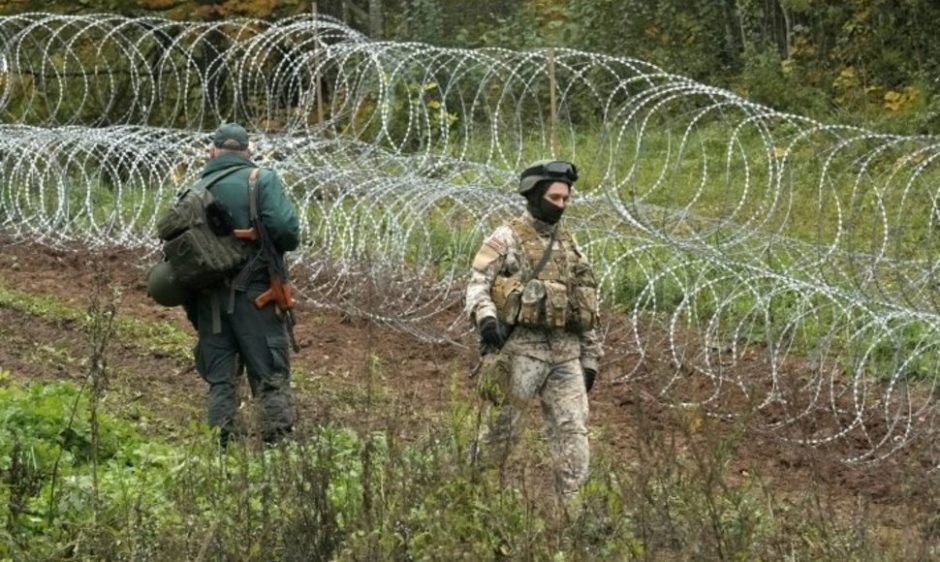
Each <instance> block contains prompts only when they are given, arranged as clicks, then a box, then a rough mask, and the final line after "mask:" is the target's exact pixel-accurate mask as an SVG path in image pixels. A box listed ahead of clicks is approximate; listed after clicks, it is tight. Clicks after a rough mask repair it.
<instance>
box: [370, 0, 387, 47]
mask: <svg viewBox="0 0 940 562" xmlns="http://www.w3.org/2000/svg"><path fill="white" fill-rule="evenodd" d="M383 23H384V22H383V19H382V0H369V35H371V36H372V38H373V39H381V38H382V31H383V30H382V28H383V27H384V25H383Z"/></svg>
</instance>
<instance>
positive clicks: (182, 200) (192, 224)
mask: <svg viewBox="0 0 940 562" xmlns="http://www.w3.org/2000/svg"><path fill="white" fill-rule="evenodd" d="M242 169H244V168H241V167H239V168H235V169H227V170H223V171H221V172H218V173H217V174H216V175H214V176H209V177H208V178H205V179H203V180H201V181H200V182H199V183H197V184H196V185H194V186H193V187H190V188H188V189H186V190H184V191H182V192H181V193H180V194H179V195H178V196H177V198H176V201H175V202H174V203H173V205H172V206H171V207H170V208H169V209H167V211H166V212H165V213H164V214H163V216H161V217H160V219H159V220H158V221H157V236H159V237H160V240H162V241H163V255H164V256H165V257H166V261H168V262H169V263H170V266H171V268H172V271H173V274H174V275H175V277H176V280H177V281H178V282H179V283H181V284H182V285H183V286H184V287H185V288H187V289H190V290H200V289H204V288H206V287H209V286H211V285H214V284H216V283H218V282H219V281H221V280H222V279H224V278H225V277H226V276H228V275H231V274H232V273H233V272H234V270H235V269H236V268H237V267H238V266H240V265H241V264H242V263H244V262H245V260H246V259H248V258H249V257H250V254H251V253H254V252H257V248H256V247H254V246H253V245H251V244H248V243H246V242H244V241H242V240H239V239H237V238H236V237H235V233H234V222H233V221H232V217H231V214H229V212H228V209H226V208H225V206H224V205H222V204H221V203H220V202H218V201H216V199H215V197H213V196H212V192H211V189H212V186H213V185H215V183H216V182H218V181H219V180H221V179H222V178H224V177H225V176H228V175H229V174H232V173H234V172H237V171H238V170H242Z"/></svg>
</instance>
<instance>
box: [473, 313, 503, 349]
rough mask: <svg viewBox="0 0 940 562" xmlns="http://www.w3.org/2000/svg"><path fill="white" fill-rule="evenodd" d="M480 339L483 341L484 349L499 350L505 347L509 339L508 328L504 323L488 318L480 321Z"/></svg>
mask: <svg viewBox="0 0 940 562" xmlns="http://www.w3.org/2000/svg"><path fill="white" fill-rule="evenodd" d="M479 327H480V339H481V340H483V345H484V347H487V348H489V349H491V350H497V349H500V348H501V347H503V344H504V343H506V338H507V337H508V334H507V330H506V326H504V325H503V323H502V322H500V321H499V320H497V319H495V318H493V317H492V316H487V317H486V318H484V319H483V320H481V321H480V326H479Z"/></svg>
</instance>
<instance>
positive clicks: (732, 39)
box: [722, 0, 744, 70]
mask: <svg viewBox="0 0 940 562" xmlns="http://www.w3.org/2000/svg"><path fill="white" fill-rule="evenodd" d="M722 8H723V10H724V12H725V53H726V56H727V61H728V65H729V66H730V67H731V68H733V69H735V70H737V69H739V68H740V66H741V53H742V51H743V50H744V36H743V30H742V29H741V16H740V14H738V2H737V0H725V1H724V3H723V5H722Z"/></svg>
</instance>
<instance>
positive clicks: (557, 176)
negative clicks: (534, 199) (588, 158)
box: [519, 160, 578, 194]
mask: <svg viewBox="0 0 940 562" xmlns="http://www.w3.org/2000/svg"><path fill="white" fill-rule="evenodd" d="M545 180H551V181H561V182H565V183H567V184H568V185H569V186H570V185H571V184H573V183H574V182H576V181H578V168H577V166H575V165H574V164H572V163H571V162H566V161H564V160H539V161H537V162H533V163H531V164H529V166H528V167H526V169H525V170H523V171H522V174H521V175H520V176H519V193H521V194H525V193H526V192H527V191H529V190H530V189H532V188H533V187H535V186H536V184H538V183H539V182H541V181H545Z"/></svg>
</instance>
